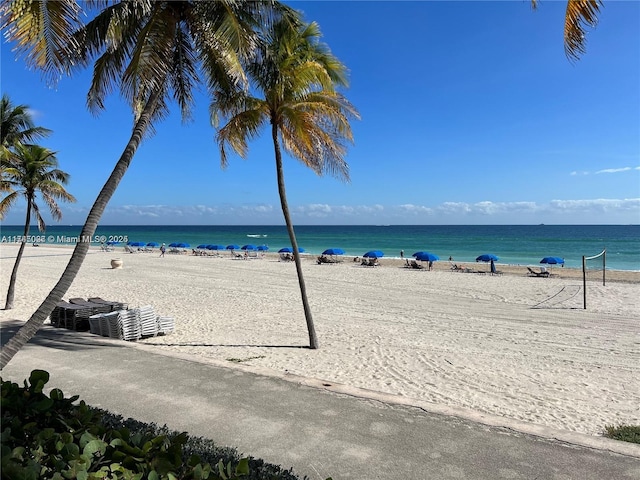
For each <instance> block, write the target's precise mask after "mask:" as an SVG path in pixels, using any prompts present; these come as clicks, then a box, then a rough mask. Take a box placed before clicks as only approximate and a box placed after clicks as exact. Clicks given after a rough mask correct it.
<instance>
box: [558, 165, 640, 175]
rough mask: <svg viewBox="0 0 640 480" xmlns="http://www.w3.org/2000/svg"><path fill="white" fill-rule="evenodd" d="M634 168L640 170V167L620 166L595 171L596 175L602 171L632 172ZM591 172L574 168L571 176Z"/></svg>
mask: <svg viewBox="0 0 640 480" xmlns="http://www.w3.org/2000/svg"><path fill="white" fill-rule="evenodd" d="M633 170H640V167H620V168H603V169H602V170H598V171H597V172H594V174H595V175H599V174H601V173H620V172H630V171H633ZM590 174H591V172H588V171H581V172H580V171H577V170H574V171H573V172H571V173H570V175H571V176H576V175H590Z"/></svg>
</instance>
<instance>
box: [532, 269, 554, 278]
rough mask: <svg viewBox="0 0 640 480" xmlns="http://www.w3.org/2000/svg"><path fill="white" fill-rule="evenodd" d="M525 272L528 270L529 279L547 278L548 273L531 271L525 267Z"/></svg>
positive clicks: (545, 271)
mask: <svg viewBox="0 0 640 480" xmlns="http://www.w3.org/2000/svg"><path fill="white" fill-rule="evenodd" d="M527 270H529V274H528V275H529V276H530V277H543V278H549V272H548V271H547V270H542V271H540V272H536V271H535V270H533V269H532V268H531V267H527Z"/></svg>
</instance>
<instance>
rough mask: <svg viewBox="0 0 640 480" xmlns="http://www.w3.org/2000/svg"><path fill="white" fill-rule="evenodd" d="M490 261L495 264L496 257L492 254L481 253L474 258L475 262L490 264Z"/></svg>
mask: <svg viewBox="0 0 640 480" xmlns="http://www.w3.org/2000/svg"><path fill="white" fill-rule="evenodd" d="M491 260H493V261H494V262H497V261H498V257H496V256H495V255H494V254H493V253H483V254H482V255H480V256H479V257H477V258H476V262H490V261H491Z"/></svg>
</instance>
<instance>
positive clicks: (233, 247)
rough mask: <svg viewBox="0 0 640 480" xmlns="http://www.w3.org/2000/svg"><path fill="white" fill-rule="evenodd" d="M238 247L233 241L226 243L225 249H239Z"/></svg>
mask: <svg viewBox="0 0 640 480" xmlns="http://www.w3.org/2000/svg"><path fill="white" fill-rule="evenodd" d="M239 249H240V247H239V246H238V245H236V244H235V243H232V244H231V245H227V250H239Z"/></svg>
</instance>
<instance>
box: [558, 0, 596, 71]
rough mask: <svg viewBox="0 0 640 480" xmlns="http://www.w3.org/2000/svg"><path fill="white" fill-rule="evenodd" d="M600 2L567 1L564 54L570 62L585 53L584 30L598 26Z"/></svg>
mask: <svg viewBox="0 0 640 480" xmlns="http://www.w3.org/2000/svg"><path fill="white" fill-rule="evenodd" d="M601 5H602V2H601V1H600V0H568V2H567V13H566V16H565V21H564V52H565V54H566V55H567V57H569V58H570V59H572V60H578V59H579V58H580V55H581V54H583V53H585V52H586V41H587V40H586V28H585V27H587V26H588V27H592V28H595V26H596V25H597V24H598V13H599V12H600V6H601Z"/></svg>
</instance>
